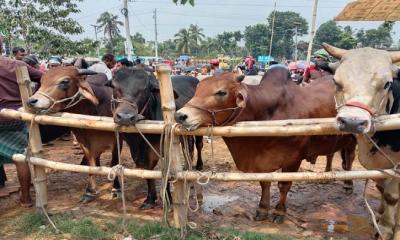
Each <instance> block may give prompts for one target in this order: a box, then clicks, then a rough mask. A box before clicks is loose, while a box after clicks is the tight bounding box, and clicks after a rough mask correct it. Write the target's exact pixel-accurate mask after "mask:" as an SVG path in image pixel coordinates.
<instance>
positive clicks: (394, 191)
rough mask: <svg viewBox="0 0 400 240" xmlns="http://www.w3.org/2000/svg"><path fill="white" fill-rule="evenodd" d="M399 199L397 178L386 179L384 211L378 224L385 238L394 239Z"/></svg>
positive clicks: (383, 201) (383, 196)
mask: <svg viewBox="0 0 400 240" xmlns="http://www.w3.org/2000/svg"><path fill="white" fill-rule="evenodd" d="M398 200H399V189H398V180H397V179H386V180H385V189H384V193H383V195H382V206H383V213H382V215H381V216H380V217H379V220H378V226H379V229H380V231H381V232H382V234H383V239H385V240H386V239H392V236H393V229H395V225H396V224H395V215H396V217H397V214H396V211H397V206H396V205H397V203H398Z"/></svg>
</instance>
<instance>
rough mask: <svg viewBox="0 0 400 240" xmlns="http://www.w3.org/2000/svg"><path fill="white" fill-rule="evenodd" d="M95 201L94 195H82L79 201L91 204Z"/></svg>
mask: <svg viewBox="0 0 400 240" xmlns="http://www.w3.org/2000/svg"><path fill="white" fill-rule="evenodd" d="M95 199H96V195H94V194H92V193H84V194H83V195H82V196H81V199H80V200H79V201H80V202H82V203H89V202H92V201H94V200H95Z"/></svg>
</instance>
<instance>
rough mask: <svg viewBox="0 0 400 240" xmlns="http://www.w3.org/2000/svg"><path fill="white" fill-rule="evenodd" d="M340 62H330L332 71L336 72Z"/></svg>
mask: <svg viewBox="0 0 400 240" xmlns="http://www.w3.org/2000/svg"><path fill="white" fill-rule="evenodd" d="M339 65H340V62H335V63H329V64H328V66H329V68H330V69H331V71H332V73H335V72H336V69H337V68H338V67H339Z"/></svg>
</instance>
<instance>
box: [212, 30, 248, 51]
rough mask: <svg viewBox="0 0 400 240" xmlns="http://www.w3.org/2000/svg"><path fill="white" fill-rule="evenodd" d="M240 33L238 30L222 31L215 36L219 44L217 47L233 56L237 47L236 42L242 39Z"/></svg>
mask: <svg viewBox="0 0 400 240" xmlns="http://www.w3.org/2000/svg"><path fill="white" fill-rule="evenodd" d="M242 37H243V36H242V33H241V32H240V31H235V32H223V33H221V34H218V35H217V36H216V39H217V42H218V44H219V49H217V50H220V51H221V52H222V53H224V54H228V55H230V56H235V55H236V52H237V49H238V42H239V41H240V40H241V39H242Z"/></svg>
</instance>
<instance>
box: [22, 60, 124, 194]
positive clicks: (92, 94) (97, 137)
mask: <svg viewBox="0 0 400 240" xmlns="http://www.w3.org/2000/svg"><path fill="white" fill-rule="evenodd" d="M91 74H96V73H95V72H92V71H88V70H78V69H77V68H75V67H58V68H53V69H50V70H49V71H48V72H46V74H44V75H43V77H42V80H41V87H40V89H39V90H38V91H37V92H36V93H35V94H34V95H33V96H32V97H31V98H29V100H28V105H29V106H30V107H31V108H32V110H33V111H36V112H39V113H40V112H59V111H68V112H71V113H78V114H86V115H96V116H110V117H111V116H112V112H111V96H112V89H110V88H107V87H104V84H105V83H106V81H107V77H106V75H104V74H96V75H93V76H86V75H91ZM72 132H73V133H74V135H75V136H76V138H77V140H78V142H79V144H80V147H81V149H82V151H83V153H84V157H83V159H82V162H88V163H89V165H90V166H96V161H97V162H98V160H99V157H100V155H101V154H102V153H103V152H105V151H106V150H107V149H109V150H112V151H113V154H112V161H111V165H115V164H117V163H118V158H117V148H116V138H115V134H114V133H113V132H107V131H98V130H89V129H78V128H74V129H72ZM114 188H116V189H119V182H118V180H117V179H116V180H115V181H114ZM96 193H97V187H96V181H95V179H94V176H92V175H89V184H88V187H87V189H86V193H85V194H84V195H83V196H82V199H81V200H82V201H83V202H89V201H92V200H94V198H95V195H96Z"/></svg>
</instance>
